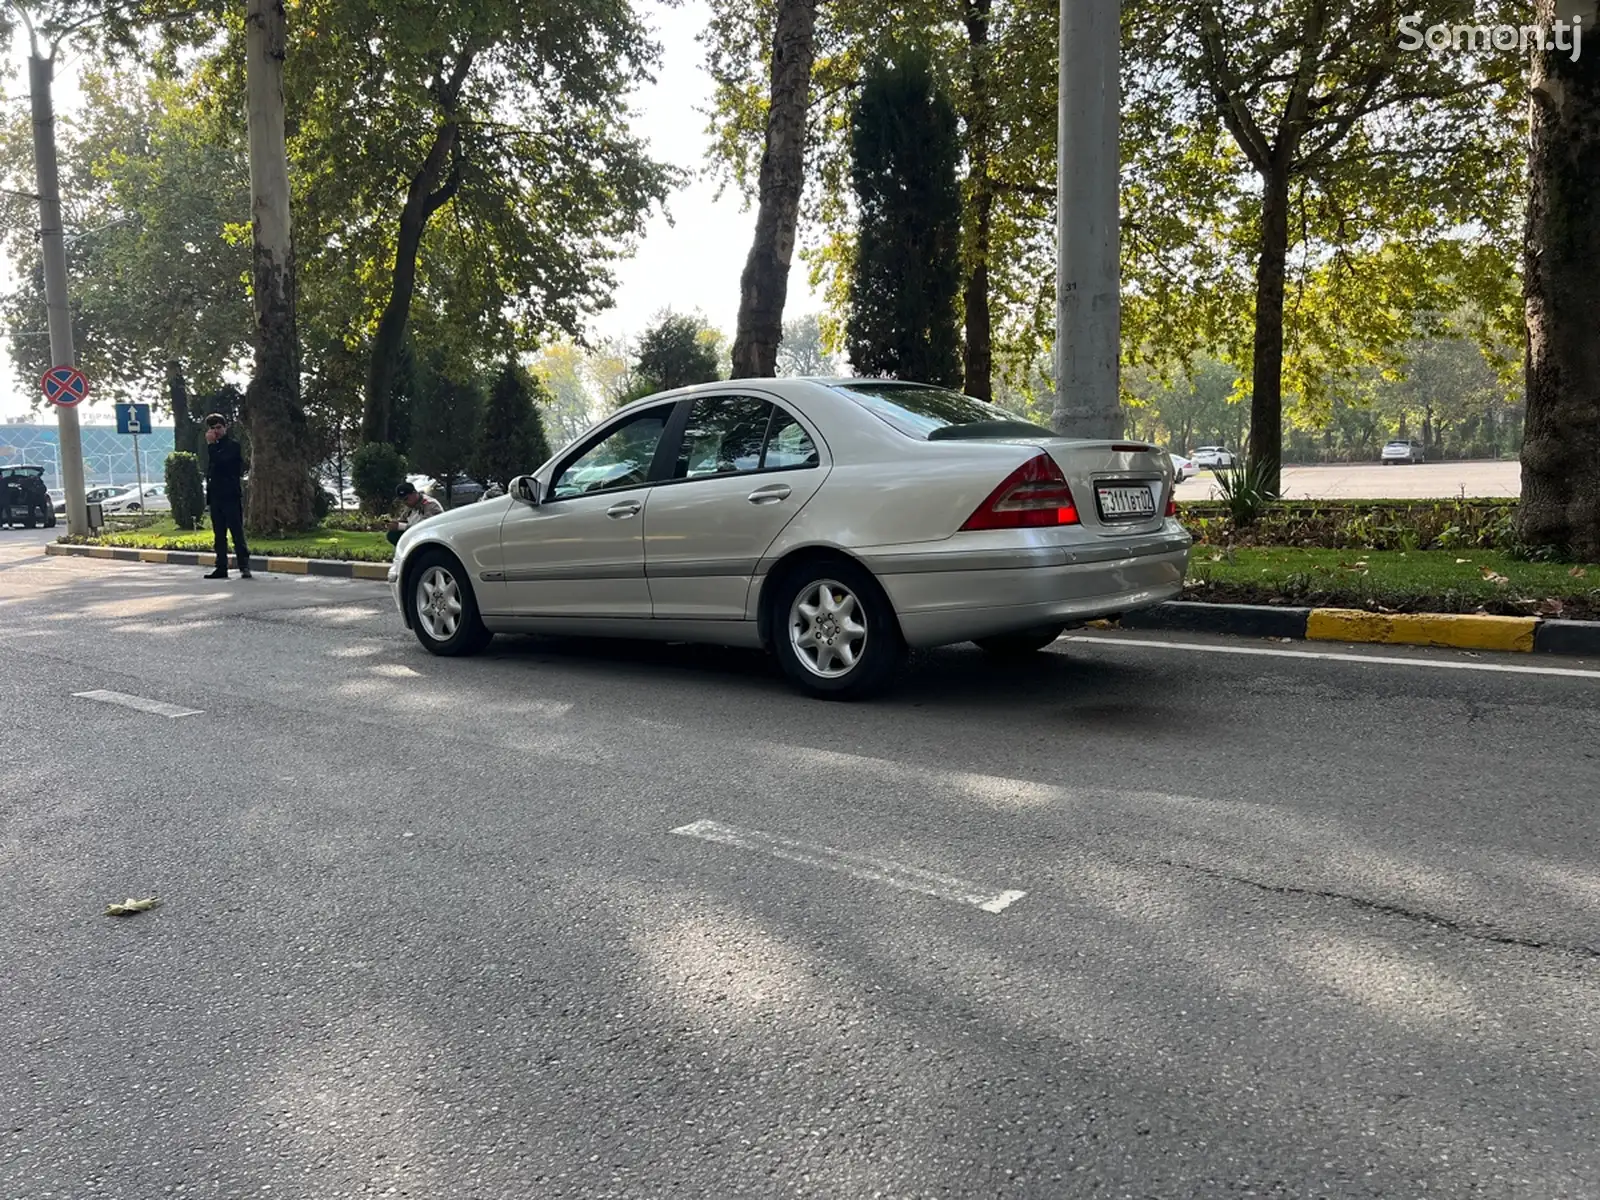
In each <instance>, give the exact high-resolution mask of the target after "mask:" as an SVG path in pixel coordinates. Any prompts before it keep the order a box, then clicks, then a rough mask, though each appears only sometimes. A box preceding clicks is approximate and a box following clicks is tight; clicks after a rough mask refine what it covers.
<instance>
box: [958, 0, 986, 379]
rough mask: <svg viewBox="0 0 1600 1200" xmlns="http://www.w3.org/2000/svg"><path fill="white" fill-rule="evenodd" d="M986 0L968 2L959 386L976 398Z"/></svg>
mask: <svg viewBox="0 0 1600 1200" xmlns="http://www.w3.org/2000/svg"><path fill="white" fill-rule="evenodd" d="M990 3H991V0H967V6H966V26H967V90H968V97H967V103H968V105H969V107H968V110H967V161H968V163H969V164H970V166H969V169H968V172H967V189H968V194H969V203H970V204H971V205H972V207H971V210H970V211H969V214H968V215H969V217H970V219H971V225H970V227H969V229H968V237H969V239H970V241H969V243H968V247H967V263H968V268H967V284H966V294H965V296H964V298H963V299H964V308H965V310H966V311H965V315H966V327H967V328H966V341H965V344H964V345H963V347H962V363H961V366H962V375H963V378H964V382H963V390H964V391H965V392H966V393H967V395H969V396H976V397H977V398H978V399H979V400H992V399H994V383H993V379H994V358H993V351H992V344H991V343H992V329H991V323H990V316H989V234H990V227H991V223H992V218H993V213H994V182H993V180H991V179H990V177H989V158H990V152H991V150H992V148H993V147H992V139H993V132H994V131H993V122H992V121H991V119H990V113H991V111H992V110H993V103H994V98H993V97H992V96H990V95H989V80H990V78H991V73H990V71H989V11H990Z"/></svg>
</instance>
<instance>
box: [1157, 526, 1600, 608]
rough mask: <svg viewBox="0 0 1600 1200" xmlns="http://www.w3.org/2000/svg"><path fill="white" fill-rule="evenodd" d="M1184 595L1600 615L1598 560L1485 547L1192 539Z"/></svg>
mask: <svg viewBox="0 0 1600 1200" xmlns="http://www.w3.org/2000/svg"><path fill="white" fill-rule="evenodd" d="M1186 598H1188V599H1191V600H1215V601H1219V602H1226V601H1236V602H1244V603H1255V604H1260V603H1270V602H1272V601H1274V600H1276V601H1277V602H1279V603H1283V602H1290V603H1297V604H1300V603H1312V604H1319V605H1339V606H1344V607H1353V608H1367V609H1377V608H1388V609H1392V610H1394V611H1397V612H1477V611H1478V610H1479V609H1483V610H1484V611H1487V612H1496V613H1508V614H1509V613H1522V614H1527V615H1535V614H1542V615H1560V616H1564V617H1574V618H1578V619H1582V620H1594V619H1600V564H1595V563H1589V564H1584V565H1580V566H1574V565H1573V564H1571V563H1548V562H1525V561H1523V560H1521V559H1516V558H1512V557H1510V556H1509V555H1506V554H1502V553H1499V552H1497V551H1490V550H1461V551H1455V550H1409V551H1407V550H1374V551H1360V550H1302V549H1290V548H1274V547H1252V548H1241V549H1235V550H1232V551H1228V550H1225V549H1223V548H1221V547H1214V546H1203V545H1197V546H1195V548H1194V552H1193V555H1192V557H1191V561H1190V569H1189V587H1188V589H1187V591H1186Z"/></svg>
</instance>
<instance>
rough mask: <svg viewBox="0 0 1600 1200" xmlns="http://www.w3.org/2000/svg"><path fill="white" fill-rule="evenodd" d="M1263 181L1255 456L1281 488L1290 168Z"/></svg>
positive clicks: (1253, 399)
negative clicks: (1284, 302) (1284, 308)
mask: <svg viewBox="0 0 1600 1200" xmlns="http://www.w3.org/2000/svg"><path fill="white" fill-rule="evenodd" d="M1261 183H1262V187H1261V257H1260V258H1259V259H1258V260H1257V261H1256V338H1255V359H1254V363H1253V364H1252V373H1251V382H1250V462H1251V464H1252V465H1254V466H1256V467H1257V468H1258V469H1259V470H1260V471H1261V473H1262V483H1263V485H1264V486H1266V487H1267V488H1268V489H1269V490H1270V491H1272V492H1276V491H1277V490H1278V488H1279V483H1280V479H1281V476H1282V454H1283V285H1284V275H1285V269H1286V264H1287V262H1288V258H1289V172H1288V169H1287V168H1286V167H1285V168H1282V169H1280V168H1279V167H1278V166H1276V165H1274V166H1273V168H1272V169H1271V170H1269V171H1268V172H1266V174H1265V175H1264V177H1263V179H1262V181H1261Z"/></svg>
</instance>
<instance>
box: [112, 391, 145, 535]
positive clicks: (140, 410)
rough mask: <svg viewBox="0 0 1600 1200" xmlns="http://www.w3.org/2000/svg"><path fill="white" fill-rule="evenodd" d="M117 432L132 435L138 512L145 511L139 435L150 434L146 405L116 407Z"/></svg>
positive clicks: (142, 465) (120, 405) (121, 405)
mask: <svg viewBox="0 0 1600 1200" xmlns="http://www.w3.org/2000/svg"><path fill="white" fill-rule="evenodd" d="M117 432H118V433H126V434H132V435H133V475H134V478H135V479H136V480H138V483H139V511H140V512H144V511H146V509H147V507H148V506H147V505H146V504H145V495H144V464H143V463H142V462H141V461H140V460H139V435H140V434H141V433H149V432H150V406H149V405H148V404H119V405H117Z"/></svg>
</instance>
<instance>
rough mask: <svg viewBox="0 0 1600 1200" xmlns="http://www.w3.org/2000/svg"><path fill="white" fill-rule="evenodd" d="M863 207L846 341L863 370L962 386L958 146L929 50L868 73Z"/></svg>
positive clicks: (859, 131)
mask: <svg viewBox="0 0 1600 1200" xmlns="http://www.w3.org/2000/svg"><path fill="white" fill-rule="evenodd" d="M851 151H852V155H853V170H852V180H853V183H854V191H855V200H856V205H857V208H858V210H859V212H860V219H859V224H858V231H857V235H856V247H855V261H854V266H853V270H852V272H851V277H850V315H849V317H848V318H847V320H846V335H845V338H846V346H847V349H848V351H849V354H850V361H851V364H852V365H853V366H854V367H855V369H856V370H857V371H858V372H859V373H861V374H863V375H889V376H894V377H897V378H901V379H913V380H917V381H919V382H922V383H930V384H937V385H941V386H945V387H957V386H959V385H960V383H961V340H960V334H959V332H958V315H957V306H956V300H957V297H958V295H959V294H960V291H961V192H960V188H959V187H958V185H957V183H956V162H957V159H958V157H959V155H960V145H959V143H958V141H957V137H956V116H955V109H954V108H953V106H952V105H951V103H950V101H949V99H948V97H947V96H946V95H945V94H944V92H943V90H942V89H941V88H940V87H939V85H938V83H937V81H936V80H935V78H934V75H933V70H932V67H931V65H930V63H929V60H928V56H927V55H926V53H924V52H922V51H920V50H911V49H904V50H899V51H896V52H895V53H894V55H893V57H892V59H891V60H889V61H886V62H883V63H880V64H878V65H876V66H875V67H874V68H873V70H872V72H871V73H870V74H869V75H868V76H867V79H866V82H865V84H864V86H863V88H862V94H861V99H860V102H859V103H858V104H857V106H856V110H855V114H854V119H853V123H852V128H851Z"/></svg>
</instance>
